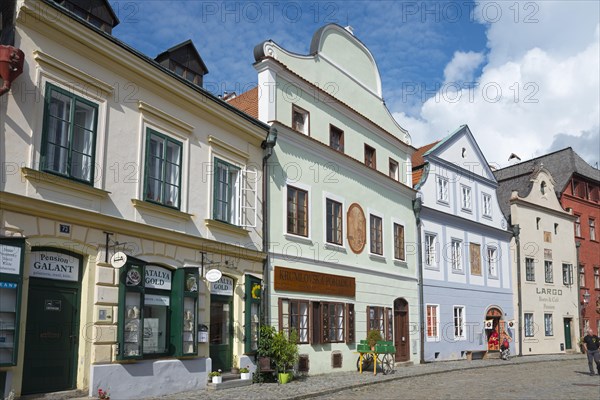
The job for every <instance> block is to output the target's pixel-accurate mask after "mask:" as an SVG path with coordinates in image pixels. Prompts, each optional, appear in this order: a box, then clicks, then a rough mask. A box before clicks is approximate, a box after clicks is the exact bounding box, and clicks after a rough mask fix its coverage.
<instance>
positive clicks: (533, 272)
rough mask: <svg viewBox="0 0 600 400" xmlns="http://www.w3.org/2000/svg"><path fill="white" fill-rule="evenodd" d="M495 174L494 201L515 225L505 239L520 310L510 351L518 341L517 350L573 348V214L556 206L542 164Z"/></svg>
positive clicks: (575, 317) (576, 323) (550, 181)
mask: <svg viewBox="0 0 600 400" xmlns="http://www.w3.org/2000/svg"><path fill="white" fill-rule="evenodd" d="M495 175H496V179H497V180H498V184H499V187H498V200H499V201H500V206H501V208H502V209H503V211H504V213H505V215H506V217H507V218H509V220H510V223H511V224H512V225H513V226H515V225H518V227H519V229H518V232H519V236H518V241H517V239H516V237H514V238H513V240H512V243H511V249H512V254H513V265H515V266H516V268H513V285H514V286H515V287H516V288H519V286H520V290H521V293H520V296H521V301H522V307H521V308H519V293H518V291H517V290H515V292H514V307H515V314H516V315H519V311H518V310H520V312H521V328H520V334H521V335H519V324H518V320H517V321H516V323H517V325H516V326H517V329H516V330H515V337H514V338H513V340H514V342H515V344H516V351H517V352H519V350H520V349H519V346H520V345H521V346H522V354H523V355H531V354H548V353H566V352H578V351H579V349H578V345H577V342H578V337H579V334H578V328H577V327H578V326H579V313H578V305H577V299H578V289H577V282H576V280H574V278H573V276H574V275H573V274H574V272H573V268H574V266H576V265H577V254H576V249H575V241H574V238H573V223H574V221H575V217H574V216H573V215H572V214H571V213H569V212H566V211H564V210H563V209H562V207H561V205H560V203H559V202H558V198H557V197H556V193H555V183H554V179H553V178H552V176H551V175H550V172H548V170H547V169H546V168H544V166H543V165H540V164H538V165H537V166H536V168H535V169H534V170H533V172H531V171H530V170H527V171H525V170H523V169H522V168H519V164H517V165H514V166H511V167H508V168H505V169H501V170H498V171H495ZM519 269H520V272H521V273H520V277H519V275H518V272H517V271H518V270H519ZM519 279H520V285H519ZM519 354H521V353H519Z"/></svg>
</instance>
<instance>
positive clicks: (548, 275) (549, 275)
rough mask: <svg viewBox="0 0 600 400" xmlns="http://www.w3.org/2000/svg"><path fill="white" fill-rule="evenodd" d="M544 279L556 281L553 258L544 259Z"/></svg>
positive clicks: (548, 281)
mask: <svg viewBox="0 0 600 400" xmlns="http://www.w3.org/2000/svg"><path fill="white" fill-rule="evenodd" d="M544 281H545V282H546V283H554V266H553V264H552V260H544Z"/></svg>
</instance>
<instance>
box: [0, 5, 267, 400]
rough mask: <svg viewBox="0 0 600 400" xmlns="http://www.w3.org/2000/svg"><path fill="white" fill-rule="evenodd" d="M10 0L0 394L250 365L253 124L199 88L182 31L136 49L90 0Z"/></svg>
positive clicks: (203, 377) (255, 261) (1, 139)
mask: <svg viewBox="0 0 600 400" xmlns="http://www.w3.org/2000/svg"><path fill="white" fill-rule="evenodd" d="M13 3H14V7H15V9H14V11H15V18H14V44H13V45H14V46H15V47H17V48H19V49H21V50H22V51H23V52H24V55H25V63H24V64H25V66H24V71H23V73H22V75H21V76H19V77H18V78H17V79H16V80H15V81H14V82H13V83H12V88H11V90H10V91H9V92H8V93H7V94H5V95H4V96H3V97H2V98H0V100H1V101H0V121H1V123H0V144H1V146H0V152H1V156H0V158H1V159H2V160H3V165H4V169H3V171H2V172H3V174H2V177H1V178H2V179H1V181H0V189H1V191H0V205H1V206H0V238H1V250H2V263H3V264H2V268H1V269H0V282H1V283H0V291H1V292H0V297H1V299H2V301H1V302H0V303H1V305H0V321H1V322H0V379H2V380H3V381H2V382H1V384H0V387H3V388H4V394H5V395H8V393H10V392H11V391H13V392H14V393H15V394H16V395H21V394H28V393H39V392H52V391H59V390H69V389H80V390H86V391H89V394H90V395H95V393H96V392H97V391H98V389H99V388H100V389H103V390H107V389H108V390H110V394H111V397H113V398H119V399H125V398H141V397H150V396H156V395H161V394H166V393H174V392H178V391H184V390H191V389H198V388H203V387H205V386H206V382H207V373H208V372H210V371H211V368H215V369H216V368H222V369H224V370H228V369H230V368H231V363H232V359H233V356H238V357H239V360H240V362H242V363H244V364H245V365H246V364H250V362H251V361H250V358H249V357H248V355H251V354H252V353H253V352H254V351H255V349H256V335H255V332H256V328H257V325H258V319H259V314H258V313H259V308H260V307H259V305H260V295H261V286H260V285H261V283H260V282H261V277H262V270H263V261H264V259H265V254H264V253H263V252H262V240H263V237H262V217H261V209H262V191H261V190H260V187H261V182H260V171H261V165H262V159H263V150H262V149H261V143H262V142H263V140H264V139H265V137H266V135H267V132H268V126H267V125H265V124H263V123H260V122H258V121H257V120H255V119H252V118H250V117H249V116H247V115H245V114H243V113H241V112H239V111H238V110H237V109H235V108H233V107H231V106H229V105H227V104H226V103H224V102H223V101H221V100H220V99H218V98H216V97H214V96H212V95H210V94H209V93H208V92H206V91H205V90H203V89H202V87H201V84H202V75H203V74H204V73H206V67H205V66H204V64H203V63H202V60H201V59H200V58H199V56H198V53H197V52H196V51H195V48H194V47H193V45H192V44H191V43H189V42H185V43H183V44H182V45H180V46H176V47H174V48H172V49H169V50H168V51H167V52H165V53H163V54H161V56H159V57H158V58H157V59H156V60H153V59H151V58H149V57H147V56H145V55H143V54H140V53H139V52H137V51H136V50H134V49H132V48H130V47H129V46H127V45H126V44H124V43H122V42H120V41H119V40H117V39H116V38H114V37H113V36H112V35H111V34H110V32H111V28H112V26H114V25H115V24H116V23H118V20H117V19H116V17H115V16H114V13H113V12H112V10H110V6H109V5H108V2H98V3H104V7H100V8H98V9H94V10H92V12H89V13H87V14H86V13H84V14H83V17H77V16H75V15H74V14H73V13H71V12H70V11H69V10H74V8H73V5H76V4H78V3H81V2H79V1H75V0H73V1H67V2H63V5H64V6H65V7H70V8H69V10H68V9H66V8H64V7H63V6H61V5H58V4H57V3H56V2H54V1H50V0H48V1H37V0H19V1H16V2H13ZM79 11H81V10H79ZM80 15H82V14H81V13H80ZM84 18H85V19H87V21H89V22H86V20H84ZM3 29H8V28H6V27H3ZM190 46H191V47H190ZM182 48H185V51H184V53H185V54H191V56H190V57H191V58H189V59H188V60H187V61H186V60H184V61H185V64H184V65H180V64H178V63H181V62H182V61H181V59H179V58H177V54H179V53H178V51H180V50H181V49H182ZM176 67H177V68H176ZM182 71H183V72H182ZM107 245H108V247H107ZM119 251H120V252H123V253H124V254H125V255H126V256H127V262H126V263H125V265H122V266H121V265H120V264H122V262H123V261H120V260H119V259H120V257H117V259H116V260H114V259H113V260H112V262H111V258H113V255H114V254H115V253H116V252H119ZM203 264H204V268H203ZM115 266H116V267H115ZM117 267H120V268H117ZM208 269H218V270H220V271H221V273H222V275H223V277H222V278H221V279H220V280H219V281H218V282H216V283H215V284H211V283H209V282H207V281H206V280H205V279H204V277H203V276H202V272H206V271H207V270H208ZM213 273H214V271H213ZM217 275H218V274H217ZM217 278H218V276H217ZM142 333H143V334H142Z"/></svg>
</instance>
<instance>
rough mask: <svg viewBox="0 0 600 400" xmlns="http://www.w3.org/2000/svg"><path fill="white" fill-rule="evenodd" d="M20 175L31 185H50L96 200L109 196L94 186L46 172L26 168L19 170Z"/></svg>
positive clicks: (106, 192)
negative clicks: (90, 196)
mask: <svg viewBox="0 0 600 400" xmlns="http://www.w3.org/2000/svg"><path fill="white" fill-rule="evenodd" d="M21 174H22V175H23V177H24V178H26V179H27V180H28V181H29V183H31V184H32V185H34V184H35V183H44V184H50V185H55V186H60V187H61V188H64V189H68V190H72V191H74V192H79V193H81V192H83V193H85V194H89V195H92V196H94V197H98V198H106V197H108V195H109V194H110V192H108V191H106V190H103V189H98V188H96V187H94V186H91V185H86V184H85V183H81V182H77V181H74V180H71V179H67V178H63V177H62V176H59V175H54V174H50V173H48V172H43V171H37V170H35V169H31V168H27V167H22V168H21Z"/></svg>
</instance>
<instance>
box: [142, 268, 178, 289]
mask: <svg viewBox="0 0 600 400" xmlns="http://www.w3.org/2000/svg"><path fill="white" fill-rule="evenodd" d="M172 276H173V273H172V272H171V271H169V270H168V269H166V268H163V267H159V266H157V265H146V276H145V277H144V286H145V287H146V288H150V289H163V290H171V277H172Z"/></svg>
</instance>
